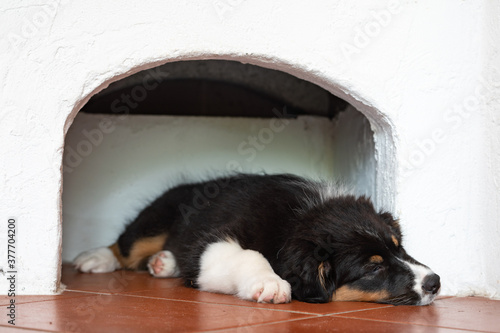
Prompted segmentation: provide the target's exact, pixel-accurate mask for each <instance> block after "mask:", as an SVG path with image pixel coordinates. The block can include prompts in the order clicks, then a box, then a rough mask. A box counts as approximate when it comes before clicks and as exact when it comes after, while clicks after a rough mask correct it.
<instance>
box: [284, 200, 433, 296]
mask: <svg viewBox="0 0 500 333" xmlns="http://www.w3.org/2000/svg"><path fill="white" fill-rule="evenodd" d="M300 218H301V220H302V222H303V223H300V224H299V225H300V226H299V227H298V228H297V230H296V232H295V236H294V237H293V238H294V239H293V241H289V242H287V246H286V254H285V253H284V256H285V258H284V259H285V262H284V265H285V267H286V268H285V269H284V271H285V274H284V275H285V278H286V279H287V280H288V281H289V282H290V284H291V285H292V291H293V295H294V297H295V298H296V299H298V300H302V301H306V302H319V303H321V302H328V301H331V300H333V301H371V302H377V303H388V304H396V305H399V304H406V305H427V304H430V303H431V302H432V301H433V300H434V298H435V297H436V296H437V294H438V292H439V289H440V286H441V285H440V281H439V276H438V275H437V274H434V273H433V272H432V271H431V270H430V269H429V268H428V267H427V266H425V265H422V264H421V263H419V262H418V261H416V260H415V259H413V258H412V257H411V256H409V255H408V254H407V253H406V251H405V249H404V248H403V246H402V244H401V243H402V236H401V230H400V227H399V223H398V221H396V220H395V219H394V218H393V217H392V215H391V214H389V213H377V212H376V211H375V209H374V207H373V205H372V203H371V202H370V201H369V200H368V199H366V198H364V197H361V198H355V197H352V196H346V197H340V198H335V199H329V200H328V201H326V202H324V203H323V204H322V205H318V206H316V207H314V208H312V209H310V210H308V211H305V212H303V214H302V215H301V217H300Z"/></svg>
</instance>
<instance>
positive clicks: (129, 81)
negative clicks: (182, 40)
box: [62, 57, 395, 261]
mask: <svg viewBox="0 0 500 333" xmlns="http://www.w3.org/2000/svg"><path fill="white" fill-rule="evenodd" d="M223 59H224V57H223ZM223 59H219V60H193V59H186V60H185V61H171V62H168V63H166V64H162V65H158V64H151V65H148V66H142V67H138V68H136V69H135V70H133V71H131V72H132V73H133V74H132V73H131V72H129V73H126V74H123V75H119V76H116V77H114V78H112V79H111V80H109V82H106V83H104V84H103V85H102V86H101V88H103V87H105V86H107V85H108V84H109V87H107V88H106V89H103V90H101V91H100V92H99V93H97V94H91V95H90V96H88V97H87V98H86V99H85V102H83V101H82V102H81V103H80V104H78V105H77V106H76V107H75V112H73V113H72V114H71V115H70V116H69V118H68V121H67V122H66V123H67V124H68V125H67V126H69V124H72V126H71V128H70V129H69V131H68V134H67V136H66V141H65V154H64V157H63V168H62V170H63V178H64V191H63V200H62V203H63V204H62V210H63V229H64V238H63V255H62V260H63V261H70V260H72V259H73V258H74V256H75V255H76V254H77V253H78V252H80V251H82V250H86V249H88V248H92V247H96V246H102V245H107V244H108V243H111V242H112V241H113V240H114V239H115V238H116V236H117V235H118V234H119V232H120V231H121V230H122V228H123V226H124V224H125V223H126V222H127V221H128V220H130V219H131V218H133V217H134V214H136V213H137V211H138V210H140V209H141V208H142V207H143V206H144V205H145V204H146V203H147V202H148V201H149V200H151V199H153V198H154V197H155V196H156V195H158V194H160V193H161V192H162V191H164V190H165V189H166V188H168V187H169V186H172V185H175V184H177V183H179V182H181V181H192V180H197V179H203V178H207V177H213V176H217V175H221V174H227V173H230V172H233V171H244V172H267V173H279V172H290V173H295V174H300V175H303V176H307V177H311V178H326V179H340V180H343V181H345V182H347V183H348V184H349V185H350V186H351V187H352V188H353V189H354V191H355V192H357V193H359V194H365V195H368V196H370V197H372V199H373V200H374V202H375V203H376V205H377V206H379V207H380V208H386V209H392V208H393V205H394V200H393V194H392V193H391V189H392V182H393V181H394V178H393V174H394V172H393V170H394V165H393V163H394V160H395V159H394V158H393V156H392V155H393V154H394V153H395V151H394V147H393V145H392V141H391V138H392V135H393V133H392V132H391V131H392V129H391V127H390V126H389V124H388V122H387V121H386V118H385V117H384V115H382V114H380V112H378V111H377V110H376V109H374V108H371V107H369V106H368V105H366V104H364V103H363V102H361V101H362V98H360V97H356V98H355V97H354V95H355V93H354V92H350V91H347V90H344V89H345V88H342V87H339V86H338V85H337V84H334V83H332V82H329V81H327V80H324V79H321V78H320V77H319V76H317V75H316V74H315V73H313V72H309V71H306V70H304V69H301V68H300V67H299V66H291V65H290V64H284V63H280V62H277V61H274V62H271V63H269V62H265V63H263V62H262V61H258V60H255V59H253V60H252V59H244V62H245V63H242V62H239V61H235V60H240V61H242V60H243V59H231V57H226V59H227V60H223ZM151 66H153V67H151ZM148 67H149V68H148ZM145 68H148V69H145ZM111 82H112V83H111ZM101 88H99V89H98V90H100V89H101ZM346 101H347V102H346ZM82 106H83V107H82ZM80 109H81V110H80ZM76 111H80V112H79V113H78V114H77V112H76ZM382 182H383V186H381V185H380V184H382ZM96 230H99V232H98V233H96Z"/></svg>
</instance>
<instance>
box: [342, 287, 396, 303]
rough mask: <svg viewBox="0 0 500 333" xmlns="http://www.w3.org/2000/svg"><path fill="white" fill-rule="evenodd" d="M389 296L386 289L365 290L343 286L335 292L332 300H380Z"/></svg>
mask: <svg viewBox="0 0 500 333" xmlns="http://www.w3.org/2000/svg"><path fill="white" fill-rule="evenodd" d="M388 298H389V293H388V292H387V291H386V290H380V291H363V290H359V289H354V288H351V287H349V286H342V287H340V288H338V289H337V290H336V291H335V292H334V293H333V297H332V301H360V302H380V301H383V300H385V299H388Z"/></svg>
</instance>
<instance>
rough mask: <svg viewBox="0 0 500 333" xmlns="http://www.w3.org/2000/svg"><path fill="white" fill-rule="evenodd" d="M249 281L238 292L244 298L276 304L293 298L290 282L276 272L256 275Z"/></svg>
mask: <svg viewBox="0 0 500 333" xmlns="http://www.w3.org/2000/svg"><path fill="white" fill-rule="evenodd" d="M248 282H249V284H248V285H247V286H244V288H243V290H241V291H242V292H240V293H238V294H239V296H240V297H241V298H243V299H247V300H254V301H256V302H259V303H274V304H281V303H288V302H290V301H291V299H292V288H291V286H290V283H288V282H287V281H285V280H283V279H282V278H280V277H279V276H278V275H276V274H273V275H266V276H262V277H255V278H254V279H251V280H250V281H248Z"/></svg>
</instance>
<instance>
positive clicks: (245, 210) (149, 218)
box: [115, 174, 440, 304]
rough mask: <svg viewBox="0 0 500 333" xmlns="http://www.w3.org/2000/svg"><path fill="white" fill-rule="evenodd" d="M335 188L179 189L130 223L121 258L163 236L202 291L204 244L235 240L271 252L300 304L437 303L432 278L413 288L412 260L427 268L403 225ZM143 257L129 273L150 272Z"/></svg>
mask: <svg viewBox="0 0 500 333" xmlns="http://www.w3.org/2000/svg"><path fill="white" fill-rule="evenodd" d="M332 190H335V189H334V188H333V187H331V186H329V185H328V184H325V183H323V182H313V181H309V180H306V179H303V178H300V177H296V176H292V175H244V174H242V175H235V176H231V177H226V178H219V179H215V180H212V181H208V182H201V183H196V184H188V185H181V186H178V187H175V188H173V189H170V190H168V191H167V192H166V193H164V194H163V195H162V196H160V197H159V198H158V199H156V200H155V201H154V202H152V203H151V204H150V205H149V206H148V207H146V208H145V209H144V210H143V211H142V212H141V213H140V214H139V215H138V216H137V218H136V219H135V220H134V221H133V222H132V223H131V224H130V225H128V227H127V228H126V230H125V231H124V232H123V234H122V235H121V236H120V238H119V239H118V242H117V244H118V248H119V252H120V253H119V254H118V256H120V255H121V256H122V257H123V258H127V257H129V256H130V255H131V249H132V248H133V247H134V244H136V243H137V242H138V241H140V240H141V239H149V238H150V237H154V236H157V235H160V234H166V235H167V238H166V241H165V242H164V244H163V249H164V250H169V251H171V252H172V253H173V254H174V255H175V258H176V260H177V265H178V268H179V270H180V276H181V277H182V278H184V279H185V281H186V284H187V285H188V286H193V287H197V278H198V276H199V274H200V257H201V256H202V255H203V253H204V251H205V249H206V248H207V246H209V245H210V244H212V243H215V242H218V241H221V240H224V239H233V240H236V241H237V242H238V243H239V244H240V246H241V247H242V248H243V249H251V250H255V251H258V252H260V253H261V254H262V255H264V257H265V258H266V259H267V260H268V261H269V263H270V264H271V266H272V268H273V270H274V272H275V273H276V274H278V275H279V276H280V277H281V278H283V279H285V280H286V281H288V282H289V283H290V285H291V287H292V295H293V298H295V299H297V300H301V301H306V302H315V303H316V302H317V303H322V302H328V301H331V300H361V301H375V302H381V303H390V304H428V303H430V302H432V300H433V299H434V297H435V295H436V294H437V292H438V290H439V287H440V284H439V277H438V276H437V275H435V274H433V273H432V272H431V273H432V274H430V275H429V276H426V277H425V278H424V281H422V288H423V289H424V290H423V292H420V291H419V290H418V288H417V290H416V289H415V283H416V282H415V279H416V278H417V277H416V276H415V272H414V271H412V269H411V267H410V266H409V265H408V264H407V263H410V264H413V265H417V266H419V267H420V266H422V267H425V266H423V265H421V264H420V263H418V262H417V261H416V260H414V259H413V258H412V257H410V256H409V255H408V254H407V253H406V252H405V250H404V248H403V247H402V245H401V243H402V235H401V230H400V227H399V224H398V221H396V220H395V219H394V218H393V217H392V215H391V214H390V213H387V212H382V213H379V212H377V211H376V210H375V209H374V207H373V205H372V203H371V202H370V200H369V199H367V198H365V197H355V196H352V195H334V194H332V193H331V192H332ZM159 250H162V248H158V249H157V251H159ZM115 255H116V251H115ZM139 259H140V260H141V262H142V264H141V265H139V266H137V267H128V268H138V267H144V266H145V264H146V263H147V259H148V258H146V257H144V258H139ZM426 269H427V268H426ZM429 271H430V270H429ZM423 295H428V296H427V297H428V299H427V300H426V301H425V302H424V301H423V297H424V296H423Z"/></svg>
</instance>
